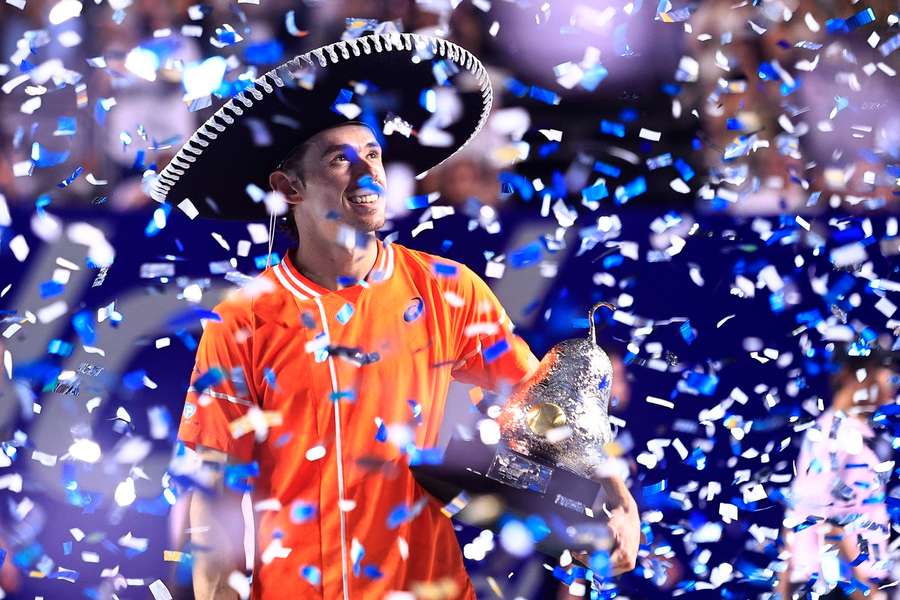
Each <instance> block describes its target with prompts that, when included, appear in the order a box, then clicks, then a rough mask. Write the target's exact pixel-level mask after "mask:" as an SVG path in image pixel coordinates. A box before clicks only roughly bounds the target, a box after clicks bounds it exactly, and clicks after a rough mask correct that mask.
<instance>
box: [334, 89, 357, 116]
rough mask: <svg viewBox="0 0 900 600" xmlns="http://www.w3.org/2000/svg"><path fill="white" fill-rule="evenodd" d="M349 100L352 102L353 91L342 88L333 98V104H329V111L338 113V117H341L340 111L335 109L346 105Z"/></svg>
mask: <svg viewBox="0 0 900 600" xmlns="http://www.w3.org/2000/svg"><path fill="white" fill-rule="evenodd" d="M351 100H353V91H352V90H348V89H346V88H343V89H341V91H339V92H338V95H337V96H336V97H335V99H334V102H332V103H331V110H332V111H334V112H336V113H338V114H339V115H342V114H343V113H341V111H339V110H338V109H337V106H338V105H339V104H347V103H349V102H350V101H351Z"/></svg>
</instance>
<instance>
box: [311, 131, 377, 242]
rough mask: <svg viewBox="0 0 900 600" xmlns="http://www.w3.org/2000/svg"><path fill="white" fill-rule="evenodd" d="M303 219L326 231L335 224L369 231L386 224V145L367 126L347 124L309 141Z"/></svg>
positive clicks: (324, 132)
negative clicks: (384, 148) (383, 157)
mask: <svg viewBox="0 0 900 600" xmlns="http://www.w3.org/2000/svg"><path fill="white" fill-rule="evenodd" d="M302 169H303V185H302V186H301V188H300V195H301V196H302V198H303V200H302V202H300V203H299V208H298V214H297V218H298V219H304V220H307V221H308V222H309V223H311V224H312V223H314V224H315V225H316V227H317V228H318V229H319V230H320V231H322V233H325V234H326V235H329V236H331V235H333V234H334V232H335V231H336V230H337V227H336V224H338V223H343V224H345V225H348V226H350V227H353V228H354V229H356V230H357V231H360V232H363V233H370V232H373V231H377V230H379V229H381V227H383V226H384V219H385V200H384V193H385V190H384V186H385V173H384V166H383V165H382V164H381V146H379V145H378V142H377V141H376V140H375V137H374V136H373V135H372V132H371V130H369V128H368V127H365V126H363V125H342V126H340V127H335V128H332V129H327V130H325V131H323V132H321V133H318V134H316V135H315V136H313V137H312V138H310V139H309V142H308V144H307V148H306V151H305V153H304V154H303V158H302Z"/></svg>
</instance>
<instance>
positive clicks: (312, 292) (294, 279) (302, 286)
mask: <svg viewBox="0 0 900 600" xmlns="http://www.w3.org/2000/svg"><path fill="white" fill-rule="evenodd" d="M284 260H287V257H285V258H284ZM284 260H282V263H283V262H284ZM278 266H280V267H281V268H282V269H283V270H284V272H285V273H286V274H287V276H288V279H290V280H291V282H292V283H293V284H294V285H296V286H297V287H298V288H300V291H301V292H303V293H305V294H309V295H310V296H312V297H313V298H318V297H319V296H320V295H321V294H319V292H317V291H316V290H314V289H312V288H311V287H309V286H308V285H306V284H305V283H303V282H302V281H300V280H299V279H297V276H296V275H294V274H293V273H291V270H290V269H289V268H287V267H283V266H282V265H281V263H279V265H278Z"/></svg>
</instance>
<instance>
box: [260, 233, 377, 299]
mask: <svg viewBox="0 0 900 600" xmlns="http://www.w3.org/2000/svg"><path fill="white" fill-rule="evenodd" d="M377 248H378V255H377V256H376V257H375V266H374V267H373V268H372V270H371V271H370V272H369V275H368V276H367V277H366V279H365V280H363V281H359V282H357V283H356V284H354V285H359V286H362V287H365V288H367V287H370V285H371V284H373V283H378V282H381V281H386V280H387V279H389V278H390V277H391V275H392V274H393V273H394V248H393V245H392V244H385V243H384V242H383V241H382V240H378V242H377ZM292 254H293V252H292V251H291V252H288V253H286V254H285V255H284V258H283V259H281V262H280V263H278V264H277V265H275V267H273V269H272V272H273V273H274V274H275V278H276V279H277V280H278V282H279V283H280V284H281V285H282V286H284V287H285V288H286V289H287V290H288V291H289V292H291V293H292V294H293V295H294V296H296V297H298V298H300V299H301V300H309V299H310V298H318V297H319V296H324V295H326V294H330V293H332V292H333V291H334V290H329V289H328V288H326V287H323V286H321V285H319V284H318V283H316V282H314V281H312V280H311V279H309V278H308V277H306V276H304V275H303V274H302V273H300V270H299V269H297V267H295V266H294V263H293V261H292V260H291V255H292ZM347 287H354V286H347ZM342 289H347V288H342Z"/></svg>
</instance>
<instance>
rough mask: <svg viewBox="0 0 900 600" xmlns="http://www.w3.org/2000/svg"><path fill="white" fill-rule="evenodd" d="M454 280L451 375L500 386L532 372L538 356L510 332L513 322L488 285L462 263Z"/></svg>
mask: <svg viewBox="0 0 900 600" xmlns="http://www.w3.org/2000/svg"><path fill="white" fill-rule="evenodd" d="M456 283H457V287H456V289H455V290H454V291H455V292H456V293H457V295H458V296H459V297H458V298H453V300H455V301H456V303H457V304H458V309H457V311H456V316H457V318H456V322H455V324H454V331H455V334H456V341H457V351H456V358H457V362H456V364H455V366H454V368H453V371H452V376H453V378H454V379H456V380H458V381H461V382H463V383H470V384H473V385H477V386H481V387H484V388H487V389H491V390H499V389H501V388H502V387H503V386H504V385H510V386H511V385H515V384H517V383H519V382H521V381H522V380H523V379H525V378H526V377H528V376H529V375H530V374H531V373H533V372H534V370H535V369H536V368H537V365H538V362H539V361H538V359H537V358H536V357H535V356H534V354H533V353H532V352H531V349H530V348H529V347H528V344H527V343H525V340H523V339H522V338H520V337H519V336H518V335H516V334H515V333H513V330H514V327H515V326H514V325H513V323H512V321H510V319H509V317H508V316H507V314H506V310H504V308H503V306H502V305H501V304H500V301H499V300H497V297H496V296H495V295H494V293H493V292H492V291H491V289H490V288H489V287H488V285H487V284H486V283H485V282H484V281H483V280H482V279H481V278H480V277H479V276H478V275H476V274H475V273H474V272H473V271H472V270H471V269H469V268H468V267H466V266H465V265H460V266H459V276H458V278H457V281H456Z"/></svg>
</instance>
